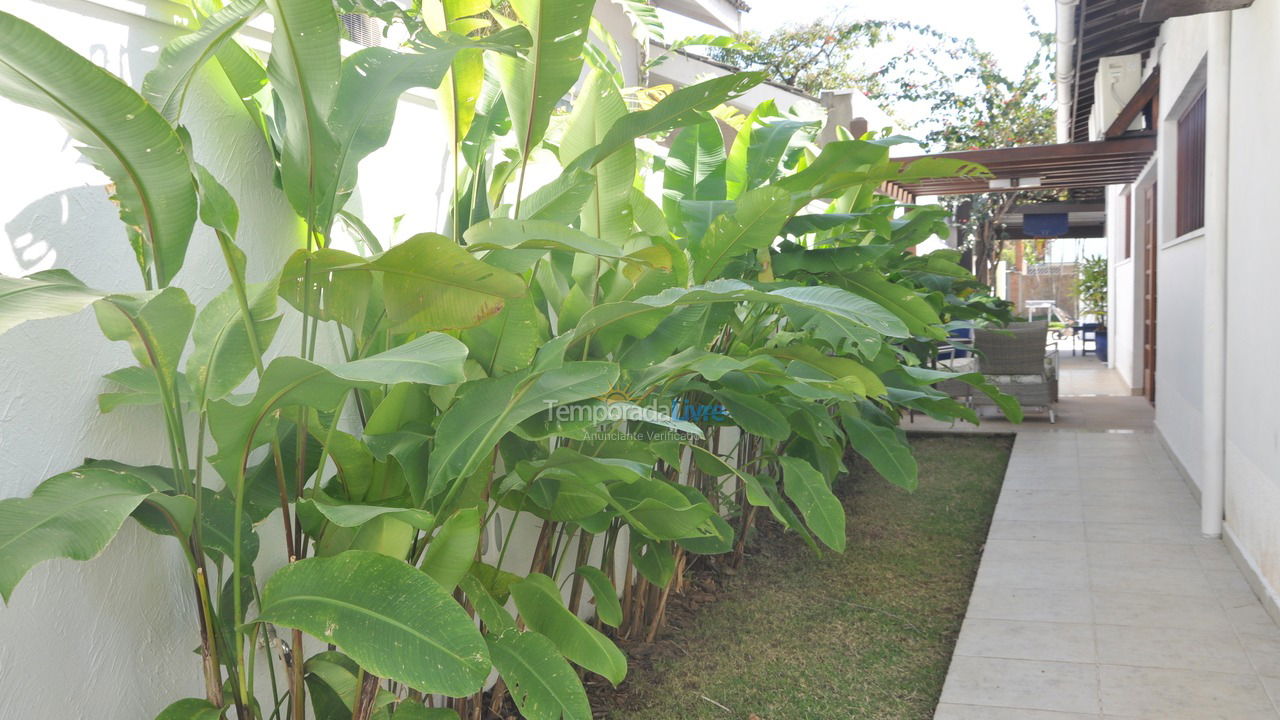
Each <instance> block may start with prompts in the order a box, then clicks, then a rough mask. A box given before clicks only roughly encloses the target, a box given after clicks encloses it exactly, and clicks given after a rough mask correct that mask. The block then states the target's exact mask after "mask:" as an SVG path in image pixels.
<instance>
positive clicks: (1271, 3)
mask: <svg viewBox="0 0 1280 720" xmlns="http://www.w3.org/2000/svg"><path fill="white" fill-rule="evenodd" d="M1233 15H1234V17H1233V22H1232V52H1231V63H1232V82H1231V131H1230V132H1231V140H1230V143H1231V149H1230V155H1229V158H1230V179H1229V182H1230V186H1229V187H1230V199H1229V201H1228V210H1229V223H1230V225H1229V228H1230V229H1229V234H1230V244H1229V246H1228V256H1227V263H1228V264H1227V267H1228V273H1229V274H1228V279H1227V288H1228V291H1227V315H1228V322H1227V391H1226V395H1227V438H1226V477H1227V484H1226V493H1227V494H1226V518H1227V529H1228V531H1229V532H1231V533H1232V534H1233V536H1234V538H1235V540H1236V541H1237V544H1238V545H1239V547H1240V549H1241V551H1242V552H1243V554H1244V555H1245V556H1246V557H1247V558H1248V559H1249V560H1250V562H1252V563H1253V564H1254V565H1255V566H1256V567H1257V568H1258V569H1259V571H1260V574H1261V575H1262V577H1263V578H1264V579H1265V581H1266V584H1267V585H1268V586H1269V587H1270V589H1271V590H1272V592H1275V591H1277V590H1280V376H1277V374H1276V367H1277V362H1278V361H1280V331H1277V330H1276V327H1277V324H1276V313H1275V310H1274V307H1275V303H1274V302H1272V301H1271V299H1270V298H1271V296H1272V295H1273V294H1274V291H1275V288H1276V268H1277V267H1280V231H1277V226H1276V223H1275V213H1274V208H1275V207H1276V194H1275V191H1276V188H1277V182H1276V174H1275V173H1276V167H1277V161H1278V160H1280V128H1277V127H1276V123H1275V118H1276V117H1277V113H1280V73H1277V72H1276V69H1277V68H1280V47H1277V44H1276V39H1277V38H1280V0H1257V2H1255V3H1254V4H1253V6H1252V7H1250V8H1248V9H1245V10H1238V11H1236V12H1235V13H1233Z"/></svg>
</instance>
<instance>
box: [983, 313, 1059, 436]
mask: <svg viewBox="0 0 1280 720" xmlns="http://www.w3.org/2000/svg"><path fill="white" fill-rule="evenodd" d="M1048 333H1049V324H1048V323H1047V322H1029V323H1012V324H1010V325H1009V326H1007V327H1005V328H1001V329H990V330H985V329H984V330H977V331H976V332H975V333H974V340H973V345H974V348H976V350H977V355H978V369H979V370H980V371H981V372H982V374H984V375H986V376H987V377H988V378H989V379H990V380H991V382H992V383H993V384H994V385H995V386H996V387H997V388H999V389H1000V391H1001V392H1003V393H1005V394H1007V395H1012V396H1013V397H1015V398H1017V399H1018V402H1019V403H1021V404H1022V406H1023V407H1024V408H1029V407H1034V408H1044V410H1045V411H1047V412H1048V413H1049V422H1051V423H1052V422H1056V421H1057V417H1056V415H1055V413H1054V408H1053V404H1054V403H1055V402H1057V401H1058V357H1057V355H1058V351H1057V349H1056V348H1054V349H1052V350H1047V349H1046V347H1045V344H1046V338H1047V337H1048ZM972 403H973V405H974V407H987V406H991V405H994V404H995V402H994V401H992V400H991V398H988V397H987V396H985V395H982V394H980V393H974V394H973V395H972Z"/></svg>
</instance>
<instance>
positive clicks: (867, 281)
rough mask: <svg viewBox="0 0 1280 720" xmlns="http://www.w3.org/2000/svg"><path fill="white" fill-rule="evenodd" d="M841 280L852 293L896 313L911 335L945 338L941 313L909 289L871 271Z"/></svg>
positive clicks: (848, 275)
mask: <svg viewBox="0 0 1280 720" xmlns="http://www.w3.org/2000/svg"><path fill="white" fill-rule="evenodd" d="M841 280H842V282H843V283H844V285H845V286H846V287H848V288H849V289H850V290H852V291H853V292H856V293H857V294H859V295H861V296H862V297H865V298H868V299H870V300H874V301H875V302H876V303H877V304H878V305H880V306H881V307H884V308H887V309H888V310H890V311H891V312H893V314H895V315H897V316H898V317H899V318H900V319H901V320H902V321H903V322H904V323H906V325H907V327H908V328H909V329H910V330H911V332H912V333H914V334H916V335H923V336H927V337H931V338H934V339H938V340H941V339H943V338H945V337H946V331H944V330H943V329H942V328H941V327H940V326H941V324H942V320H941V319H940V318H939V317H938V313H937V312H936V311H934V309H933V308H932V307H931V306H930V305H929V303H928V302H927V301H925V299H924V298H923V297H921V296H920V295H919V294H917V293H916V291H915V290H914V289H913V288H911V287H910V286H908V285H905V284H898V283H894V282H891V281H890V280H889V279H888V278H886V277H885V276H884V275H883V274H882V273H881V272H880V271H879V270H874V269H870V268H867V269H863V270H857V271H854V272H848V273H845V274H843V275H842V276H841Z"/></svg>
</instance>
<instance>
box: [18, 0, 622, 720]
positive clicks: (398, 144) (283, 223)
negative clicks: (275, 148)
mask: <svg viewBox="0 0 1280 720" xmlns="http://www.w3.org/2000/svg"><path fill="white" fill-rule="evenodd" d="M600 7H601V8H602V9H603V10H604V13H603V15H602V16H601V20H602V22H604V23H605V25H606V27H607V28H608V29H609V30H610V32H612V33H613V34H614V35H615V39H617V40H618V41H619V42H620V43H622V44H624V55H626V56H627V57H634V56H637V55H638V51H637V50H636V48H635V47H634V45H635V44H634V43H631V45H632V47H631V49H630V50H629V51H628V50H626V49H625V45H626V41H627V40H628V39H629V37H630V36H629V34H628V33H629V30H628V29H627V28H626V27H625V26H623V25H621V24H620V20H621V21H625V18H622V17H621V16H620V15H619V14H618V13H617V12H614V11H615V10H616V7H615V6H614V5H613V4H612V3H607V2H602V3H600ZM4 10H5V11H6V12H11V13H13V14H15V15H17V16H19V17H21V18H23V19H25V20H27V21H29V22H32V23H34V24H35V25H37V26H39V27H41V28H43V29H45V30H46V31H48V32H51V34H53V35H55V36H56V37H57V38H58V39H59V40H60V41H62V42H63V43H65V44H67V45H68V46H70V47H71V48H73V49H74V50H76V51H78V52H80V53H82V54H83V55H85V56H86V57H89V58H91V59H92V60H93V61H94V62H96V63H98V64H99V65H102V66H103V67H105V68H107V69H108V70H110V71H111V72H113V73H115V74H117V75H119V76H120V77H122V78H124V79H125V80H126V82H128V83H130V84H131V85H132V86H134V87H135V88H136V87H139V86H140V85H141V82H142V78H143V76H144V75H145V73H146V72H147V71H148V70H149V69H150V68H151V67H152V66H153V64H154V61H155V57H156V54H157V53H158V50H159V48H160V47H162V46H163V45H164V43H165V42H166V41H167V40H168V39H170V38H171V37H172V36H173V35H174V28H173V26H172V23H173V19H174V18H175V17H181V16H182V13H183V10H182V8H181V7H180V6H178V5H173V4H171V3H168V2H167V1H166V0H146V2H142V1H135V0H6V2H5V4H4ZM261 20H262V22H260V23H258V25H259V27H257V28H255V29H251V30H250V31H249V32H248V35H249V41H248V42H249V45H250V46H251V47H254V48H255V49H258V50H259V51H262V50H265V48H266V39H267V35H266V33H265V32H264V28H269V24H270V23H269V18H262V19H261ZM628 53H630V54H628ZM189 103H190V104H189V106H188V110H187V111H186V113H185V114H184V118H185V122H186V124H188V126H189V127H190V128H191V130H192V135H193V136H194V137H195V138H196V155H197V159H198V160H199V161H200V162H201V163H203V164H204V165H205V166H207V167H208V168H209V169H210V170H211V171H212V172H213V173H214V174H215V175H216V176H217V177H219V179H221V180H222V182H223V183H224V184H225V185H226V186H227V188H228V190H230V192H231V193H232V195H233V196H234V197H235V198H236V199H237V201H238V202H239V205H240V243H241V245H242V247H243V248H244V249H245V251H246V253H247V255H248V258H249V276H250V280H252V281H261V280H264V279H266V276H267V273H268V271H269V270H270V269H273V268H278V267H279V265H280V263H281V262H282V261H283V259H284V258H285V257H287V256H288V254H289V253H291V252H292V251H293V250H294V249H295V248H297V247H298V246H300V244H301V242H302V234H301V228H300V225H299V221H298V219H297V217H296V216H295V215H294V213H293V211H292V210H291V209H290V208H289V207H288V204H287V203H286V202H285V200H284V198H283V195H281V194H278V193H262V192H261V188H263V187H269V186H270V183H271V172H272V169H271V164H270V160H269V157H270V155H269V151H268V150H267V148H266V147H265V145H264V144H263V141H262V139H261V138H260V136H259V135H258V133H257V131H256V130H255V129H254V128H252V127H250V126H249V124H248V122H247V119H246V118H245V117H244V115H243V112H242V110H241V109H240V106H239V100H238V99H236V98H235V97H234V95H233V94H231V93H230V92H229V89H228V88H226V87H224V86H222V85H220V84H219V83H218V81H217V76H216V75H214V74H212V73H206V77H205V82H204V83H203V84H202V85H201V86H200V87H198V88H197V89H196V91H195V92H194V95H193V96H192V97H191V99H190V100H189ZM0 127H3V129H4V130H5V132H4V133H0V157H2V158H4V160H5V163H4V172H0V273H3V274H5V275H25V274H29V273H31V272H35V271H38V270H45V269H49V268H52V267H60V268H65V269H68V270H70V271H72V272H73V273H75V274H76V275H77V276H78V277H79V278H81V279H82V280H84V281H85V282H86V283H87V284H89V285H90V286H92V287H96V288H101V289H106V290H116V291H135V290H141V289H142V285H141V280H140V277H139V275H138V271H137V269H136V266H135V264H134V261H133V258H132V256H131V252H130V250H129V246H128V243H127V242H126V239H125V234H124V230H123V226H122V225H121V223H120V221H119V219H118V216H117V214H116V210H115V208H114V206H113V205H112V204H111V203H110V202H109V201H108V199H107V193H106V191H105V190H104V185H105V184H106V182H107V179H106V178H105V177H104V176H102V175H101V174H100V173H98V172H97V171H96V170H94V169H93V168H92V167H91V166H90V165H88V164H87V163H85V162H84V161H83V160H82V159H81V158H80V155H79V153H78V152H77V151H76V150H75V149H74V147H73V146H72V144H71V143H70V141H69V139H68V137H67V134H66V132H65V131H64V130H63V129H62V128H61V126H59V125H58V124H57V123H56V122H55V121H53V120H52V119H50V118H49V116H47V115H45V114H43V113H40V112H37V111H34V110H31V109H28V108H25V107H21V106H18V105H14V104H12V103H10V102H8V101H5V100H2V99H0ZM442 137H444V131H443V126H442V125H441V123H440V121H439V119H438V117H437V115H436V114H435V106H434V103H433V100H432V94H431V93H421V94H411V95H408V96H406V97H405V98H404V99H403V100H402V102H401V106H400V110H399V113H398V115H397V120H396V125H395V127H394V128H393V131H392V135H391V139H390V141H389V143H388V145H387V147H385V148H383V149H382V150H379V151H377V152H375V153H374V154H372V155H371V156H370V157H368V158H367V159H366V160H365V161H364V162H363V163H362V164H361V169H360V191H359V192H358V193H357V194H356V196H355V197H354V198H353V199H352V201H351V203H350V205H349V207H350V208H351V209H353V210H355V211H357V213H358V214H359V215H361V217H362V218H363V219H364V220H365V221H366V222H367V223H368V224H369V225H370V227H371V228H372V229H373V231H374V232H375V233H376V234H377V235H378V236H379V238H380V239H381V240H382V242H383V244H384V245H390V244H394V243H395V242H397V241H400V240H403V239H404V238H407V237H409V236H410V235H412V234H414V233H418V232H423V231H429V230H436V229H438V228H439V227H440V225H441V224H442V223H443V222H445V218H446V215H447V198H448V196H449V193H450V188H449V179H448V173H449V170H448V167H447V157H446V154H445V148H444V145H443V143H441V142H440V138H442ZM406 168H409V169H410V170H411V172H406ZM539 172H540V171H539ZM537 177H539V174H538V172H535V173H531V186H530V190H531V189H532V188H534V187H536V186H537V182H538V181H537ZM547 177H548V178H549V177H550V176H547ZM398 216H403V218H402V219H401V220H400V221H399V228H398V230H393V228H395V226H396V224H397V220H396V218H397V217H398ZM221 268H222V260H221V257H220V254H219V252H218V250H217V247H216V243H215V241H214V239H213V237H212V234H211V233H209V232H208V231H206V230H204V229H202V228H200V229H197V232H196V234H195V237H194V238H193V240H192V243H191V249H190V251H189V254H188V257H187V261H186V265H185V267H184V270H183V271H182V272H181V273H180V274H179V276H178V278H177V280H176V281H175V284H176V285H179V286H181V287H183V288H184V289H186V290H187V291H188V292H189V293H190V295H191V297H192V300H193V301H194V302H195V303H196V304H197V305H203V304H204V303H206V302H208V301H209V300H210V299H212V298H213V297H214V296H215V295H216V294H217V293H219V292H220V291H221V290H222V289H224V288H225V287H226V286H227V284H228V282H229V279H228V277H227V275H226V273H225V271H224V270H222V269H221ZM295 317H296V316H295ZM296 330H297V325H296V323H294V324H293V325H292V326H291V325H290V323H289V322H288V320H286V323H285V325H284V326H283V327H282V329H281V331H280V333H279V334H278V337H277V342H276V347H277V348H280V347H290V348H291V347H293V346H294V344H295V343H296V340H291V338H296V337H297V335H296ZM132 364H133V360H132V358H131V356H130V354H129V352H128V350H127V349H126V348H125V347H124V346H123V345H121V344H116V343H110V342H108V341H107V340H105V339H104V338H102V336H101V334H100V332H99V330H98V327H97V323H96V321H95V320H94V317H93V313H92V311H85V312H81V313H79V314H77V315H75V316H72V317H66V318H60V319H55V320H46V321H40V322H35V323H28V324H26V325H24V326H21V327H19V328H16V329H15V330H13V331H11V332H9V333H6V334H4V335H0V365H2V366H3V368H4V372H3V374H0V497H13V496H26V495H29V494H30V492H31V490H32V489H33V488H35V486H36V485H38V484H39V483H40V482H41V481H42V480H44V479H45V478H47V477H49V476H51V475H54V474H56V473H58V472H61V471H64V470H67V469H70V468H73V467H75V466H76V465H78V464H80V463H81V462H83V460H84V459H85V458H88V457H109V458H114V459H118V460H121V461H124V462H130V463H136V464H149V463H164V462H165V460H166V454H165V451H164V443H163V442H162V440H161V438H160V437H159V436H158V434H157V428H159V427H161V419H160V418H159V415H158V413H157V412H156V411H154V410H152V409H147V408H124V409H121V410H117V411H116V412H114V413H112V414H110V415H107V416H100V415H99V414H98V411H97V395H98V394H99V393H100V392H102V391H104V390H106V389H107V383H106V381H105V380H103V379H102V375H103V374H105V373H107V372H110V371H112V370H115V369H118V368H121V367H124V366H127V365H132ZM504 525H505V523H504ZM521 525H522V527H520V528H518V529H517V530H516V532H515V533H513V539H512V548H511V551H510V552H509V553H508V555H507V558H506V563H507V566H508V567H513V568H520V569H523V568H527V567H528V563H529V557H530V554H531V552H532V546H533V543H534V541H535V539H536V537H537V529H538V528H537V526H536V523H534V522H531V521H529V520H528V518H526V519H525V521H524V522H522V523H521ZM278 526H279V523H278V519H268V520H267V521H266V522H265V523H264V525H263V528H264V529H265V535H266V537H264V538H263V546H264V548H265V549H264V558H263V559H261V560H260V561H259V566H260V570H261V571H262V574H263V575H264V576H265V575H267V574H269V573H270V572H271V571H273V570H274V569H275V567H278V566H279V565H280V564H282V562H283V558H281V557H279V556H278V554H277V555H275V556H272V555H271V551H270V548H278V547H279V546H280V545H281V544H282V543H281V542H279V541H278V539H277V538H275V537H272V533H273V532H274V531H275V530H274V529H275V528H277V527H278ZM499 540H500V538H489V539H488V542H489V544H488V552H487V553H486V555H485V559H486V560H488V561H490V562H493V561H495V560H496V559H497V555H498V541H499ZM621 542H622V543H623V545H624V546H625V542H626V538H625V535H624V537H623V538H622V540H621ZM571 552H572V551H571ZM598 556H599V548H598V547H597V548H596V549H595V552H594V553H593V557H598ZM619 557H620V558H622V562H624V563H625V552H621V553H620V554H619ZM620 570H621V568H619V571H620ZM189 582H190V579H189V576H188V574H187V570H186V565H185V563H184V561H183V560H182V558H181V555H180V553H179V552H178V550H177V547H176V546H175V545H174V543H173V541H172V540H171V539H167V538H157V537H155V536H152V535H150V534H148V533H146V532H145V531H143V530H141V529H140V528H138V527H137V526H136V525H135V524H134V523H131V522H130V523H126V527H125V529H124V530H123V531H122V532H121V534H120V536H119V537H118V538H117V539H116V540H115V541H114V542H112V543H111V545H110V546H109V547H108V548H107V550H106V551H105V552H104V553H103V555H102V556H101V557H99V558H97V559H95V560H93V561H91V562H88V563H74V562H70V561H55V562H51V563H46V564H43V565H41V566H39V567H37V568H35V569H34V570H32V571H31V573H30V574H29V575H28V576H27V577H26V578H25V579H24V581H23V582H22V584H21V585H20V586H19V587H18V589H17V590H16V592H15V593H14V595H13V598H12V601H11V603H10V605H9V606H7V607H3V608H0V698H3V700H2V701H0V720H31V719H32V718H98V719H101V720H139V719H142V720H146V719H147V718H152V717H154V716H155V715H156V714H157V713H158V712H159V711H160V710H161V709H162V708H163V707H165V706H166V705H167V704H168V703H170V702H172V701H174V700H176V699H179V698H182V697H190V696H199V695H201V694H202V693H203V686H202V681H201V679H200V668H199V661H198V657H197V656H196V655H195V654H193V648H194V647H195V646H196V643H197V634H196V629H195V615H194V613H195V607H194V604H193V603H192V601H191V599H190V597H189V595H190V593H189V592H188V591H187V588H188V585H189ZM584 600H585V601H584V605H583V610H582V612H583V613H584V614H587V613H589V612H591V605H590V604H589V600H590V591H589V590H586V591H585V593H584ZM259 666H260V667H265V662H260V663H259ZM259 687H267V684H266V682H265V680H264V681H262V682H260V683H259Z"/></svg>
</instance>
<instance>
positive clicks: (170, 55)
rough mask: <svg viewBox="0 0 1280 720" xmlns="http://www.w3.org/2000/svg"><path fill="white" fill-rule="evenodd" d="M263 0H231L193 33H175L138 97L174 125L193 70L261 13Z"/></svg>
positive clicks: (146, 79)
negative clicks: (140, 95) (143, 99)
mask: <svg viewBox="0 0 1280 720" xmlns="http://www.w3.org/2000/svg"><path fill="white" fill-rule="evenodd" d="M262 3H263V0H234V1H233V2H231V3H230V4H228V5H226V6H225V7H223V8H221V9H219V10H218V11H217V12H215V13H213V14H212V15H210V16H209V17H207V18H205V19H204V21H203V22H202V23H201V24H200V27H199V28H197V29H196V30H195V31H194V32H190V33H187V34H186V35H179V36H178V37H177V38H175V39H174V40H173V41H172V42H170V43H169V44H168V45H165V46H164V49H163V50H161V51H160V57H159V59H158V60H157V61H156V66H155V68H154V69H152V70H151V72H148V73H147V75H146V77H145V78H143V81H142V96H143V97H145V98H146V99H147V101H148V102H150V103H151V105H152V106H153V107H155V108H156V109H157V110H159V111H160V114H162V115H164V117H165V118H166V119H167V120H168V121H169V122H171V123H174V124H175V125H176V124H177V123H178V121H179V119H180V118H181V116H182V106H183V104H184V103H185V102H186V98H187V92H188V91H189V90H190V89H191V83H192V81H193V80H194V79H195V77H196V73H197V72H198V71H199V70H200V68H201V67H203V66H204V64H205V63H206V62H208V61H209V60H210V59H212V58H213V57H214V56H215V55H217V54H218V51H219V50H220V49H221V48H222V46H223V44H224V43H225V42H226V41H227V40H229V39H231V38H232V37H233V36H234V35H235V34H236V33H237V32H239V31H240V28H241V27H243V26H244V24H245V23H246V22H248V21H249V20H251V19H253V17H254V16H255V15H257V14H258V13H260V12H262V8H263V4H262Z"/></svg>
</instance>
